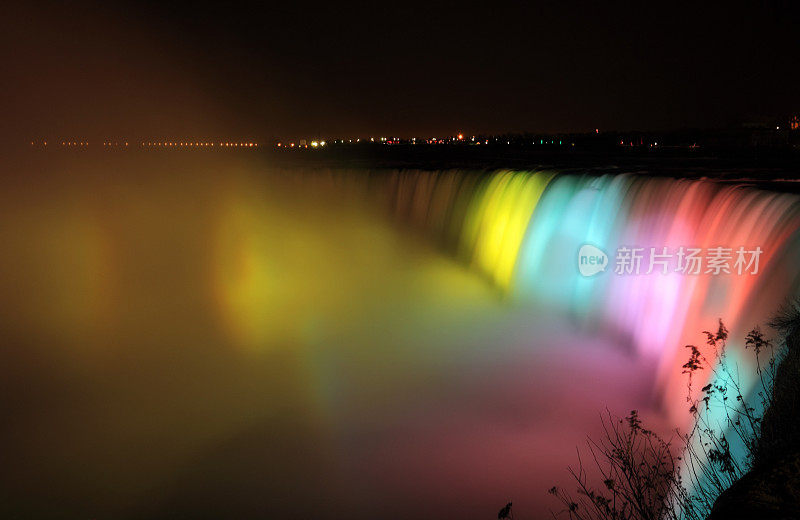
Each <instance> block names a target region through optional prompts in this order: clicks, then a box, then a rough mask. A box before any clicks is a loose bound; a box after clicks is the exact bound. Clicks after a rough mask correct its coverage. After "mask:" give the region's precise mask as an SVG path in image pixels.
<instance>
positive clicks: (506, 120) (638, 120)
mask: <svg viewBox="0 0 800 520" xmlns="http://www.w3.org/2000/svg"><path fill="white" fill-rule="evenodd" d="M17 16H18V17H19V20H16V21H13V22H12V23H13V25H14V26H15V27H17V33H16V36H14V37H12V38H9V45H13V46H14V47H15V49H14V50H11V49H9V48H8V47H7V48H6V52H7V53H8V54H7V55H6V56H4V61H5V62H6V63H7V64H9V65H10V66H11V69H12V71H13V72H15V74H10V75H9V76H10V77H12V82H14V81H15V79H19V80H20V81H21V83H19V84H18V88H17V90H14V87H8V86H6V87H5V88H6V90H8V89H9V88H10V89H11V96H10V97H11V98H14V96H17V97H19V98H20V102H19V103H15V105H17V106H16V107H15V108H14V111H15V112H16V113H17V114H18V115H21V116H22V117H21V119H26V120H27V127H29V128H30V129H31V130H32V131H40V132H45V133H46V132H47V131H48V130H47V129H48V128H54V127H57V128H63V129H68V130H69V131H72V132H81V131H83V130H82V128H84V127H92V128H94V129H95V130H96V131H100V132H107V131H113V132H121V133H137V134H142V135H144V134H148V133H150V134H158V133H159V132H161V133H170V132H172V133H174V132H182V131H187V130H186V129H187V128H191V129H193V131H197V132H201V133H203V132H204V133H205V134H208V135H210V134H218V133H220V132H232V133H235V134H240V135H257V136H297V135H320V136H335V135H340V136H346V135H350V134H360V135H365V134H375V135H378V134H395V135H403V136H411V135H423V136H425V135H427V136H430V135H436V134H441V133H445V132H447V133H453V132H456V131H463V132H466V133H478V132H505V131H588V130H591V129H594V128H601V129H664V128H678V127H687V126H688V127H719V126H727V125H732V124H733V125H736V124H741V123H743V122H762V121H763V122H766V121H770V120H773V119H774V120H778V121H780V120H785V119H787V117H788V116H789V115H790V114H792V113H796V112H797V111H798V110H800V102H799V101H798V95H797V92H798V91H799V90H800V89H798V85H800V71H798V67H797V64H796V61H797V58H798V56H800V53H798V51H799V50H800V38H799V36H800V31H798V29H797V27H798V17H797V11H796V9H794V8H792V4H791V2H789V1H784V2H766V3H761V2H759V3H756V2H753V3H751V4H742V5H738V4H737V5H734V4H732V3H720V4H708V3H702V4H701V3H686V4H679V3H672V2H664V3H652V4H648V5H647V6H636V5H633V4H630V5H624V6H623V5H621V4H611V3H606V2H586V3H575V2H554V3H552V4H551V3H548V4H539V3H536V2H525V3H519V4H516V3H514V4H512V3H507V4H496V3H492V2H483V3H476V4H472V3H464V2H458V3H444V2H442V3H434V2H427V3H416V2H365V3H361V4H353V3H348V2H325V3H318V2H288V1H287V2H284V3H283V4H280V5H273V4H270V5H266V3H262V2H242V1H234V2H208V3H206V2H191V3H189V2H182V3H170V2H163V1H159V2H141V1H138V2H122V3H118V4H113V3H111V4H108V3H106V4H104V5H102V6H100V5H99V4H98V5H95V4H83V5H80V4H78V6H77V7H76V6H71V7H64V6H56V4H52V5H50V4H45V5H40V6H37V7H34V8H25V9H23V10H20V11H19V13H17ZM9 19H11V20H13V14H12V16H11V17H10V18H6V23H9ZM20 21H22V23H19V22H20ZM19 27H22V28H23V29H19ZM6 32H8V31H6ZM12 32H13V31H12ZM80 71H83V72H80ZM40 82H41V83H40ZM64 83H66V84H64ZM23 85H24V86H23ZM31 85H38V87H37V89H38V90H39V91H40V92H39V97H38V98H37V101H33V100H32V98H31V95H30V90H31ZM42 85H44V86H42ZM64 90H66V91H68V92H69V93H70V94H71V95H72V98H73V99H72V100H70V99H63V98H62V99H60V100H59V101H58V102H57V103H56V102H55V101H52V99H53V98H54V97H56V98H57V97H59V94H58V93H59V92H63V91H64ZM41 100H51V101H48V102H45V103H44V105H42V102H41ZM27 104H30V105H31V110H32V112H34V113H37V114H38V115H37V116H36V117H37V118H38V120H40V122H39V123H37V124H36V125H34V124H31V123H30V118H25V117H24V114H25V107H26V106H27ZM56 105H58V107H57V108H55V107H56ZM43 107H45V108H43ZM198 107H199V108H198ZM199 112H204V114H202V117H201V115H200V114H199ZM205 112H207V113H205ZM54 113H58V114H59V115H58V117H52V116H53V114H54ZM195 120H196V121H195ZM89 121H91V124H90V123H89ZM37 125H38V126H37ZM23 126H24V125H23Z"/></svg>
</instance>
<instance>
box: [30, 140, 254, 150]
mask: <svg viewBox="0 0 800 520" xmlns="http://www.w3.org/2000/svg"><path fill="white" fill-rule="evenodd" d="M36 144H37V142H36V141H31V146H36ZM41 145H42V146H47V141H41ZM129 145H130V143H129V142H128V141H122V142H120V141H103V146H104V147H106V148H126V147H128V146H129ZM61 146H62V147H64V148H86V147H87V146H89V141H61ZM139 146H140V147H141V148H212V147H218V148H258V146H259V143H256V142H251V141H248V142H232V141H222V142H219V143H212V142H208V141H204V142H200V141H195V142H190V141H175V142H172V141H141V142H140V143H139Z"/></svg>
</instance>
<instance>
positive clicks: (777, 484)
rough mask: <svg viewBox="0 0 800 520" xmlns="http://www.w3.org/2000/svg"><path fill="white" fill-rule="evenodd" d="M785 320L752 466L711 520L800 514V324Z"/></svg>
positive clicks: (770, 518) (725, 495)
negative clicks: (783, 343) (770, 395)
mask: <svg viewBox="0 0 800 520" xmlns="http://www.w3.org/2000/svg"><path fill="white" fill-rule="evenodd" d="M791 320H792V321H791V322H789V321H788V319H787V320H784V321H783V324H782V327H781V328H784V330H785V332H786V333H787V334H788V335H787V337H786V349H785V352H784V353H783V356H782V359H781V361H780V364H779V366H778V369H777V372H776V375H775V383H774V386H773V390H772V391H773V400H772V405H771V406H770V407H769V408H768V409H767V410H766V411H765V413H764V417H763V420H762V424H761V435H760V437H759V439H758V444H757V445H756V449H755V456H754V459H753V467H752V469H751V470H750V471H749V472H747V473H746V474H745V475H744V476H743V477H742V478H740V479H739V480H738V481H736V482H735V483H734V484H733V485H732V486H731V487H730V488H728V489H727V490H725V492H723V493H722V494H721V495H720V496H719V498H718V499H717V501H716V502H715V504H714V508H713V509H712V511H711V515H710V516H709V520H738V519H760V520H761V519H763V520H779V519H780V520H784V519H787V520H788V519H800V326H798V316H797V313H796V312H795V313H794V315H793V316H792V318H791Z"/></svg>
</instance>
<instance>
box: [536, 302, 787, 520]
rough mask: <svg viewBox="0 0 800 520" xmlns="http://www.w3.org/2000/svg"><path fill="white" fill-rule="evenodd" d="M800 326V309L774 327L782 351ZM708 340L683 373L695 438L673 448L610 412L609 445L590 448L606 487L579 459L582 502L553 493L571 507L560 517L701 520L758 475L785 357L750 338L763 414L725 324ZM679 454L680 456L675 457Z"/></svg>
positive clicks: (758, 336) (753, 334)
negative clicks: (705, 379) (746, 478)
mask: <svg viewBox="0 0 800 520" xmlns="http://www.w3.org/2000/svg"><path fill="white" fill-rule="evenodd" d="M798 323H800V303H799V302H793V303H792V304H791V305H790V306H787V307H785V308H784V309H783V310H782V311H781V312H780V313H779V314H778V316H776V318H775V319H773V320H772V321H771V322H770V325H771V326H772V327H774V328H776V329H777V330H778V332H779V335H780V337H782V338H784V341H782V342H781V343H782V345H781V346H783V344H785V338H786V337H787V336H788V334H790V333H791V332H793V331H795V329H796V327H797V324H798ZM703 334H705V336H706V346H705V349H701V348H700V347H697V346H696V345H686V348H687V349H688V350H689V358H688V359H687V361H686V363H684V364H683V366H682V373H683V374H685V375H686V376H687V402H688V404H689V413H690V414H691V416H692V424H693V426H692V428H691V429H690V431H689V432H688V433H686V434H680V432H678V431H677V430H676V434H677V439H679V442H678V443H677V446H673V443H672V441H671V440H670V441H665V440H664V439H662V438H661V437H659V436H658V435H657V434H655V433H654V432H652V431H650V430H648V429H646V428H644V427H643V426H642V423H641V420H640V418H639V415H638V413H637V412H636V410H633V411H631V413H630V414H629V415H628V416H627V417H625V418H624V419H619V418H615V417H613V416H612V415H611V413H610V412H608V411H606V415H605V416H604V417H603V418H602V421H603V438H602V439H601V440H600V441H596V440H593V439H589V441H588V445H589V446H588V447H589V453H590V455H591V462H592V466H593V467H594V469H595V470H596V471H597V472H598V474H599V479H598V481H602V486H601V485H598V484H593V483H592V482H590V477H589V474H588V473H587V471H586V468H585V467H584V463H583V460H582V459H581V455H580V451H578V466H577V467H576V468H572V467H570V468H569V473H570V475H571V476H572V479H573V480H574V482H575V483H577V492H576V493H577V494H575V495H573V494H571V493H569V492H567V491H565V490H563V489H561V488H558V487H553V488H551V489H550V493H551V494H552V495H554V496H555V497H556V498H558V499H559V501H560V502H561V503H562V505H563V509H562V510H561V511H559V512H557V513H554V516H568V517H569V518H570V519H571V520H612V519H613V520H650V519H652V520H657V519H659V520H660V519H674V520H678V519H681V520H683V519H687V520H695V519H697V520H699V519H703V518H706V517H707V516H708V514H709V513H710V512H711V508H712V507H713V505H714V501H715V500H716V499H717V497H719V495H720V494H721V493H722V492H723V491H724V490H725V489H727V488H728V487H730V485H731V484H732V483H733V482H735V481H736V480H737V479H739V478H740V477H741V476H742V475H743V474H744V473H745V472H746V471H747V470H748V469H749V468H750V467H752V465H753V464H754V461H756V460H757V458H758V457H759V454H760V453H761V452H763V451H764V443H763V442H759V441H760V439H761V434H762V431H761V425H762V417H763V414H764V412H765V411H766V410H769V409H770V407H771V406H772V405H773V403H774V398H773V395H774V393H773V385H774V382H775V378H776V369H777V366H778V364H779V361H780V357H779V355H780V352H781V351H782V350H785V349H776V348H775V347H774V342H773V340H771V339H768V338H767V337H766V336H765V335H764V333H763V332H762V331H761V329H760V328H759V327H754V328H753V329H752V330H751V331H750V332H749V333H748V334H747V336H746V337H745V351H746V352H752V354H753V356H754V358H755V363H754V366H755V375H756V376H757V382H758V383H757V387H756V391H755V397H757V398H758V404H759V405H760V407H759V408H758V409H757V408H756V407H755V406H753V405H752V404H751V402H750V401H749V400H748V399H747V395H745V392H744V391H743V388H742V384H741V378H740V374H739V371H738V370H739V367H738V366H731V364H730V362H729V360H728V356H727V351H726V348H727V341H728V329H727V328H726V327H725V325H724V323H723V322H722V320H719V323H718V326H717V330H715V331H703ZM704 350H705V353H704ZM709 359H710V360H711V361H709ZM700 370H706V371H707V372H708V373H709V381H710V383H708V384H707V385H705V386H704V387H702V388H701V389H700V390H699V391H698V392H695V390H694V387H693V384H694V382H695V381H694V379H695V377H694V376H695V375H696V373H697V372H698V371H700ZM758 386H760V388H759V387H758ZM731 442H735V443H736V444H737V445H741V446H742V448H743V455H741V456H736V455H735V454H734V450H733V449H732V446H731ZM676 450H677V451H678V452H679V453H681V455H680V456H678V455H675V453H676ZM762 456H763V455H762ZM684 482H685V484H684Z"/></svg>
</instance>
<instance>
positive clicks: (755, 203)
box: [350, 170, 800, 413]
mask: <svg viewBox="0 0 800 520" xmlns="http://www.w3.org/2000/svg"><path fill="white" fill-rule="evenodd" d="M352 175H353V176H354V177H356V178H357V177H359V174H358V173H353V174H352ZM369 178H370V180H369V184H370V189H371V190H372V191H373V196H374V195H375V192H377V193H378V199H379V200H381V204H382V205H385V206H387V207H389V208H390V211H391V212H392V213H393V215H394V217H395V218H397V219H399V220H400V221H401V222H404V223H407V224H409V225H411V226H413V227H415V228H418V229H421V230H423V231H424V232H426V233H428V234H429V235H431V236H432V237H433V238H434V239H435V240H438V241H439V242H440V243H441V244H443V246H444V247H446V248H447V249H448V250H450V251H451V252H452V253H453V254H456V255H457V256H458V257H459V258H461V259H462V260H463V261H465V262H466V263H468V264H469V265H471V266H473V267H474V268H475V269H476V270H478V271H479V272H481V273H483V274H484V275H486V276H487V277H488V278H489V279H490V280H491V281H492V283H494V284H496V285H497V286H498V287H499V288H500V289H501V290H502V291H503V294H504V295H506V296H508V297H510V298H511V299H512V300H514V301H518V302H525V301H535V302H537V303H541V304H545V305H547V306H550V307H555V308H559V309H563V310H564V311H566V312H568V313H569V314H570V315H571V316H573V318H574V319H575V320H577V321H578V322H579V323H581V324H583V325H584V326H586V327H589V328H591V329H592V330H595V329H596V330H600V331H605V332H607V333H610V334H613V335H614V337H618V338H620V340H621V341H624V342H625V343H626V346H627V347H628V348H630V349H631V350H632V351H633V352H635V354H636V355H637V356H639V357H641V358H643V359H645V360H649V361H650V362H652V363H655V364H656V365H657V366H658V377H659V380H658V383H657V385H655V388H654V392H656V394H659V395H660V396H661V397H660V398H661V399H664V400H665V401H664V405H666V406H667V408H668V409H671V410H672V411H673V412H676V413H677V410H676V409H675V407H676V406H678V404H679V403H680V401H681V399H680V398H677V399H676V395H677V394H678V393H680V392H682V389H681V388H682V387H681V384H682V379H681V375H680V365H681V364H682V363H683V362H684V361H685V360H684V359H683V356H684V352H683V348H682V347H683V345H685V344H688V343H696V342H698V341H700V336H699V334H700V333H701V331H703V330H706V329H708V328H710V327H713V326H715V323H716V320H717V319H718V318H722V319H723V320H725V322H726V323H727V324H728V326H729V327H730V329H731V332H732V334H731V337H732V339H733V342H734V344H735V343H736V341H737V339H738V338H742V337H743V336H744V333H745V332H746V330H749V328H751V327H752V326H754V325H756V324H758V323H763V322H764V321H765V320H767V319H768V318H769V316H770V313H772V312H774V310H775V309H776V308H777V306H779V305H780V304H781V303H782V302H783V301H784V300H785V299H787V298H789V297H792V296H794V295H796V294H798V290H799V289H800V277H799V276H798V270H797V269H796V265H798V262H799V261H800V200H799V199H798V198H797V197H796V196H795V195H792V194H785V193H774V192H769V191H765V190H760V189H755V188H751V187H745V186H738V185H730V184H727V185H726V184H722V183H719V182H714V181H708V180H676V179H666V178H647V177H641V176H630V175H605V176H589V175H583V176H581V175H555V174H553V173H552V172H513V171H498V172H491V173H487V172H464V171H457V170H450V171H440V172H421V171H396V172H389V173H383V172H377V173H372V174H371V175H370V176H369ZM362 180H363V176H362ZM350 181H352V182H355V183H360V182H361V181H359V180H357V179H354V178H350ZM582 244H593V245H596V246H598V247H600V248H602V249H603V250H605V251H606V252H607V253H608V255H609V258H610V260H609V261H610V262H611V263H612V265H611V266H610V267H609V268H608V269H607V270H606V272H604V273H601V274H600V275H598V276H595V277H591V278H585V277H582V276H581V275H580V274H579V273H578V269H577V251H578V249H579V247H580V246H581V245H582ZM620 246H629V247H642V248H644V249H645V250H649V248H651V247H655V248H657V249H659V250H661V248H663V247H667V248H668V250H669V251H674V250H677V249H678V248H680V247H685V248H689V247H696V248H702V249H703V250H706V249H708V248H713V247H726V248H733V249H734V250H735V249H736V248H738V247H739V246H745V247H747V248H755V247H760V248H761V249H762V250H763V254H762V255H761V257H760V265H759V272H758V273H757V274H756V275H750V274H741V275H739V274H736V273H732V274H724V273H723V274H719V275H714V274H707V273H705V272H701V273H700V274H698V275H690V274H683V273H676V272H669V273H668V274H666V275H664V274H661V273H660V272H655V273H651V274H644V269H643V272H642V274H639V275H628V276H625V275H618V274H615V273H614V272H613V271H614V269H613V262H614V252H615V251H616V250H617V248H618V247H620ZM704 269H705V267H704ZM671 271H672V270H671ZM681 395H682V394H681ZM676 403H678V404H676Z"/></svg>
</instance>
